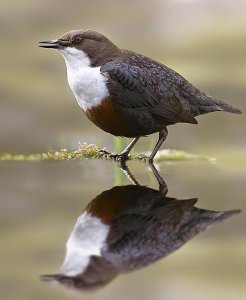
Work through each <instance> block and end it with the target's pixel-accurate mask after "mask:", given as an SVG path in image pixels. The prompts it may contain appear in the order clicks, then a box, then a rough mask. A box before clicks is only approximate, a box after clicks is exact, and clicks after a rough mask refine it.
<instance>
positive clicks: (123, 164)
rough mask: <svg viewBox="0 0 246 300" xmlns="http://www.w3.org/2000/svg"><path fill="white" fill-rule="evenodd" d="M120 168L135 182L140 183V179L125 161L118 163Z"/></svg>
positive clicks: (135, 183)
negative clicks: (137, 178) (136, 177)
mask: <svg viewBox="0 0 246 300" xmlns="http://www.w3.org/2000/svg"><path fill="white" fill-rule="evenodd" d="M118 166H119V168H120V169H121V170H122V172H123V173H124V174H125V175H126V177H127V178H128V179H129V180H130V181H131V182H132V183H133V184H134V185H139V183H138V181H137V180H136V179H135V177H134V175H133V174H132V172H131V171H130V170H129V168H128V166H127V165H126V162H125V161H121V162H120V164H118Z"/></svg>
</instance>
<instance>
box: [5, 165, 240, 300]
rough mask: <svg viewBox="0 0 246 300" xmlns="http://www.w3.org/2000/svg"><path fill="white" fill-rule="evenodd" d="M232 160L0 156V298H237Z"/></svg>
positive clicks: (236, 197)
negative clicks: (121, 162) (124, 167)
mask: <svg viewBox="0 0 246 300" xmlns="http://www.w3.org/2000/svg"><path fill="white" fill-rule="evenodd" d="M242 163H243V161H241V163H235V162H234V163H233V164H231V163H230V162H229V161H223V160H222V161H219V162H217V163H213V164H211V163H209V162H179V163H162V164H161V165H158V166H157V168H158V171H159V173H160V174H161V177H162V178H163V182H162V179H161V178H160V177H159V178H157V179H159V183H158V180H157V179H156V177H155V176H154V174H153V172H152V171H151V169H150V168H149V167H148V166H146V165H144V164H143V163H140V162H129V164H128V165H129V169H130V171H131V173H132V174H134V175H133V176H134V178H132V180H135V184H134V183H133V182H132V181H131V180H130V179H129V178H127V176H126V174H124V173H123V172H122V171H121V170H120V169H119V168H118V167H117V165H116V164H113V163H112V162H108V161H97V160H88V161H81V162H80V161H72V162H71V161H70V162H52V163H51V162H39V163H23V162H22V163H10V162H8V163H1V166H0V176H1V182H0V188H1V202H0V214H1V229H0V230H1V241H2V247H1V256H0V257H1V258H0V259H1V275H0V276H1V281H0V286H1V289H0V293H1V298H2V299H54V298H57V297H59V299H71V298H73V297H76V296H77V297H76V298H78V297H80V298H83V299H84V298H86V299H109V298H110V299H115V298H116V297H117V299H125V298H126V297H127V298H130V299H150V298H151V299H244V298H245V292H246V288H245V282H246V239H245V231H246V219H245V212H244V211H242V212H241V213H239V214H238V211H233V212H227V213H223V211H230V210H235V209H245V194H246V186H245V168H244V167H243V166H242ZM136 181H137V182H136ZM136 183H137V184H136ZM159 184H160V185H161V189H159ZM167 189H168V191H167ZM196 198H197V199H198V201H197V202H196ZM182 199H186V201H181V200H182ZM86 215H87V219H86V217H85V216H86ZM79 216H81V217H80V219H79V220H80V221H78V222H77V219H78V217H79ZM88 216H90V218H89V219H88ZM85 220H86V221H85ZM76 222H77V225H76V226H75V224H76ZM208 227H210V228H209V230H207V229H208ZM72 231H73V234H72ZM202 231H203V232H202ZM69 235H71V237H70V243H69V245H70V246H69V247H68V249H67V258H66V262H65V263H64V264H63V261H64V257H65V252H66V251H65V245H66V241H67V239H68V237H69ZM179 248H180V249H179ZM177 249H179V250H178V251H176V250H177ZM99 252H100V253H99ZM170 253H171V254H170ZM168 254H170V255H168ZM155 261H158V262H155ZM154 262H155V263H154ZM62 264H63V267H62V268H61V266H62ZM147 265H148V266H147ZM60 268H61V269H60ZM137 269H139V270H137ZM129 271H134V272H130V273H128V272H129ZM59 272H60V273H59ZM78 273H80V274H81V275H79V278H78V276H77V274H78ZM122 273H128V274H122ZM43 274H60V275H59V276H58V275H56V276H53V277H45V278H43V279H46V280H49V281H50V280H51V279H53V282H52V283H51V282H48V283H47V282H42V281H41V280H40V275H43ZM76 276H77V279H73V277H76ZM54 279H56V280H54ZM54 281H60V283H62V284H61V285H60V284H53V283H54ZM68 286H69V287H72V286H73V287H76V288H78V289H80V290H82V292H80V293H79V294H78V295H77V293H76V292H74V289H71V288H70V289H67V288H66V287H68ZM88 289H89V290H95V291H94V292H90V293H87V292H84V290H88Z"/></svg>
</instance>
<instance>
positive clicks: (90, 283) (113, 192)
mask: <svg viewBox="0 0 246 300" xmlns="http://www.w3.org/2000/svg"><path fill="white" fill-rule="evenodd" d="M195 203H196V199H188V200H177V199H174V198H169V197H166V195H165V193H161V192H160V191H157V190H154V189H151V188H148V187H144V186H139V185H128V186H116V187H114V188H112V189H110V190H107V191H104V192H102V193H101V194H100V195H99V196H97V197H96V198H95V199H93V200H92V201H91V202H90V203H89V204H88V205H87V206H86V208H85V210H84V211H83V213H82V214H81V216H80V217H79V218H78V220H77V222H76V224H75V227H74V229H73V231H72V233H71V234H70V237H69V239H68V241H67V251H66V256H65V260H64V262H63V265H62V267H61V271H60V273H59V274H55V275H44V276H43V277H42V278H43V280H47V281H57V282H59V283H61V284H64V285H65V286H67V287H70V288H75V289H78V290H93V289H96V288H99V287H102V286H104V285H106V284H107V283H109V282H110V281H111V280H113V279H114V278H115V277H116V276H117V275H118V274H120V273H125V272H129V271H133V270H137V269H140V268H142V267H144V266H147V265H149V264H151V263H153V262H155V261H156V260H158V259H160V258H162V257H164V256H166V255H168V254H169V253H171V252H173V251H175V250H176V249H178V248H180V247H181V246H182V245H183V244H185V243H186V242H187V241H188V240H190V239H191V238H192V237H194V236H195V235H196V234H198V233H200V232H201V231H204V230H206V229H207V227H208V226H210V225H212V224H215V223H217V222H219V221H222V220H224V219H227V218H228V217H230V216H232V215H234V214H236V213H238V212H239V211H238V210H231V211H227V212H214V211H210V210H205V209H199V208H196V207H194V204H195Z"/></svg>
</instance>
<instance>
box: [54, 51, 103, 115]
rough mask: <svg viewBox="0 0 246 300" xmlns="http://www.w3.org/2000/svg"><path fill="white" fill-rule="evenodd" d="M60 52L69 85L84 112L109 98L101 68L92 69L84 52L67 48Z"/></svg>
mask: <svg viewBox="0 0 246 300" xmlns="http://www.w3.org/2000/svg"><path fill="white" fill-rule="evenodd" d="M59 51H60V52H61V54H62V56H63V57H64V59H65V62H66V66H67V79H68V84H69V86H70V88H71V90H72V92H73V93H74V95H75V98H76V100H77V102H78V104H79V106H80V107H81V108H82V109H83V110H84V111H86V110H87V109H91V108H92V107H94V106H97V105H99V104H100V103H101V102H102V101H103V99H105V98H106V97H108V96H109V92H108V89H107V86H106V83H107V78H106V77H105V76H104V75H102V74H101V72H100V67H95V68H93V67H91V62H90V59H89V57H88V56H87V55H86V54H85V53H84V52H83V51H82V50H78V49H76V48H73V47H67V48H65V49H62V50H59Z"/></svg>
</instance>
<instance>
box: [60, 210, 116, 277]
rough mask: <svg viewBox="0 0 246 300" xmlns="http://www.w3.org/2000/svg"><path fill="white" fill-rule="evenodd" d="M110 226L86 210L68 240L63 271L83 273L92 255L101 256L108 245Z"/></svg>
mask: <svg viewBox="0 0 246 300" xmlns="http://www.w3.org/2000/svg"><path fill="white" fill-rule="evenodd" d="M109 230H110V226H109V225H106V224H104V223H102V222H101V220H100V219H99V218H97V217H94V216H92V215H91V214H89V213H87V212H84V213H83V214H82V215H81V216H80V217H79V218H78V220H77V222H76V224H75V226H74V229H73V231H72V232H71V234H70V236H69V238H68V241H67V249H66V256H65V259H64V262H63V265H62V267H61V273H62V274H65V275H67V276H75V275H77V274H79V273H83V272H84V271H85V269H86V267H87V266H88V265H89V263H90V257H91V256H92V255H96V256H100V255H101V250H102V248H103V247H104V246H105V245H106V239H107V236H108V234H109Z"/></svg>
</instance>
